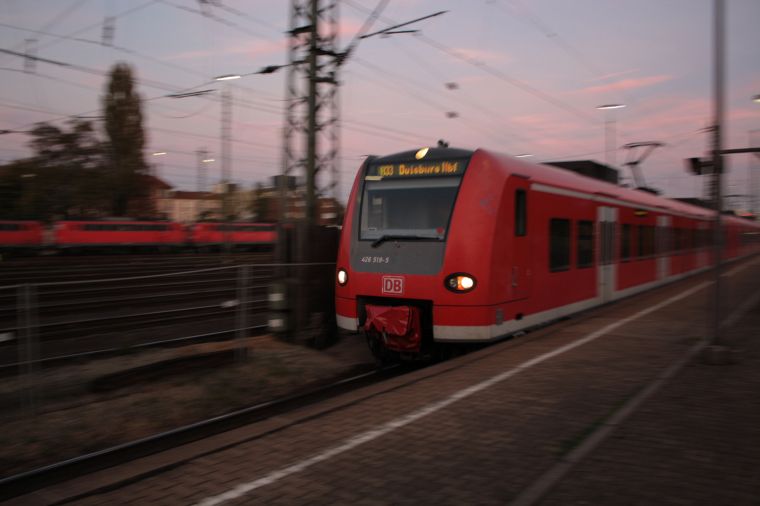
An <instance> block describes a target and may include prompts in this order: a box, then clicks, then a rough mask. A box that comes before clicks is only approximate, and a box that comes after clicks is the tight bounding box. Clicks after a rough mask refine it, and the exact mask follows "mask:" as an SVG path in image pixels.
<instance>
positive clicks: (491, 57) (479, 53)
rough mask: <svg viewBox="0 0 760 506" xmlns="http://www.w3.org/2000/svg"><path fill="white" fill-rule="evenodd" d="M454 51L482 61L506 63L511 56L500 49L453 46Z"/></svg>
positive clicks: (465, 56)
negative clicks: (487, 49) (489, 49)
mask: <svg viewBox="0 0 760 506" xmlns="http://www.w3.org/2000/svg"><path fill="white" fill-rule="evenodd" d="M452 51H453V52H455V53H457V54H458V55H460V56H462V57H464V58H469V59H471V60H478V61H482V62H491V63H493V62H500V63H504V62H506V61H509V57H508V56H507V55H506V54H505V53H504V52H499V51H486V50H484V49H469V48H466V47H456V48H452Z"/></svg>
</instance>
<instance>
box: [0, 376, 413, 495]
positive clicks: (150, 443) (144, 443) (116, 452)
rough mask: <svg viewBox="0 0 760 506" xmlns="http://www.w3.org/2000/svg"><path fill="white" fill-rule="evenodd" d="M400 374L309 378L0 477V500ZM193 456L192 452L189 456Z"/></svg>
mask: <svg viewBox="0 0 760 506" xmlns="http://www.w3.org/2000/svg"><path fill="white" fill-rule="evenodd" d="M402 372H403V371H402V370H401V368H399V367H388V368H385V369H376V368H375V367H374V364H372V365H360V366H356V367H354V369H353V370H351V371H349V372H348V373H344V374H342V375H338V376H336V378H335V379H334V380H333V381H332V382H330V383H329V384H327V385H325V384H324V382H315V383H312V384H310V385H307V386H305V387H304V390H302V391H301V392H298V393H295V394H291V395H289V396H286V397H283V398H280V399H275V400H272V401H266V402H262V403H258V404H255V405H253V406H249V407H246V408H242V409H239V410H236V411H233V412H230V413H227V414H224V415H220V416H216V417H213V418H209V419H206V420H202V421H199V422H196V423H192V424H189V425H185V426H183V427H179V428H176V429H172V430H169V431H166V432H162V433H159V434H155V435H152V436H148V437H145V438H142V439H138V440H136V441H132V442H128V443H123V444H120V445H117V446H114V447H111V448H106V449H103V450H99V451H95V452H92V453H88V454H86V455H81V456H78V457H74V458H72V459H68V460H64V461H61V462H57V463H54V464H50V465H48V466H45V467H41V468H38V469H34V470H31V471H26V472H23V473H19V474H16V475H12V476H8V477H6V478H3V479H0V500H7V499H11V498H13V497H17V496H19V495H22V494H25V493H29V492H32V491H34V490H39V489H41V488H43V487H45V486H50V485H53V484H56V483H60V482H62V481H65V480H67V479H71V478H74V477H77V476H81V475H84V474H86V473H90V472H94V471H98V470H101V469H106V468H108V467H112V466H115V465H118V464H122V463H125V462H128V461H131V460H135V459H137V458H141V457H145V456H148V455H152V454H155V453H158V452H161V451H164V450H168V449H171V448H176V447H178V446H180V445H183V444H187V443H191V442H193V441H198V440H200V439H203V438H207V437H210V436H213V435H215V434H219V433H222V432H226V431H229V430H232V429H235V428H237V427H240V426H243V425H246V424H250V423H254V422H257V421H261V420H265V419H268V418H271V417H274V416H278V415H281V414H283V413H286V412H288V411H291V410H294V409H297V408H300V407H303V406H307V405H311V404H316V403H317V402H320V401H324V400H326V399H329V398H332V397H336V396H337V395H340V394H342V393H345V392H348V391H351V390H356V389H358V388H361V387H363V386H366V385H371V384H373V383H377V382H380V381H383V380H385V379H387V378H389V377H393V376H394V375H399V374H401V373H402ZM373 395H375V394H368V395H367V396H368V397H369V396H373ZM356 402H358V401H356V400H353V401H349V402H347V403H346V404H345V405H341V406H338V407H335V408H331V409H329V410H326V412H325V413H323V414H322V415H314V416H323V415H324V414H326V413H327V412H332V411H334V410H339V409H344V408H345V406H348V405H352V404H354V403H356ZM299 423H303V420H293V421H291V422H289V423H286V424H285V425H295V424H299ZM275 430H277V429H275ZM234 444H236V443H228V444H227V445H225V448H226V447H230V446H233V445H234ZM220 449H223V448H217V449H216V450H211V451H212V452H213V451H218V450H220ZM196 457H197V456H195V457H189V458H196ZM174 465H176V464H171V465H170V467H174ZM86 495H90V493H86V494H85V495H83V496H77V497H72V498H68V499H66V500H65V501H66V502H71V501H77V500H79V499H83V498H84V497H85V496H86Z"/></svg>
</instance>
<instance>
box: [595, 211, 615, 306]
mask: <svg viewBox="0 0 760 506" xmlns="http://www.w3.org/2000/svg"><path fill="white" fill-rule="evenodd" d="M617 216H618V210H617V209H615V208H614V207H605V206H601V207H599V208H598V209H597V221H598V230H599V233H598V234H597V235H598V237H599V255H598V256H597V258H599V263H598V264H597V265H598V266H597V276H596V278H597V296H598V297H601V299H602V302H607V301H609V300H612V295H613V293H614V292H615V284H616V283H617V270H616V269H617V264H616V262H615V228H616V224H617Z"/></svg>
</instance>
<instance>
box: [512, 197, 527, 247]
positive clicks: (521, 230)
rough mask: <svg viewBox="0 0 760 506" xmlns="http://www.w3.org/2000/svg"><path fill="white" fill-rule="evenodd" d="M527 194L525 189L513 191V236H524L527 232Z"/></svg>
mask: <svg viewBox="0 0 760 506" xmlns="http://www.w3.org/2000/svg"><path fill="white" fill-rule="evenodd" d="M526 204H527V195H526V194H525V190H516V191H515V236H517V237H524V236H525V235H526V234H527V226H526V224H527V217H528V216H527V205H526Z"/></svg>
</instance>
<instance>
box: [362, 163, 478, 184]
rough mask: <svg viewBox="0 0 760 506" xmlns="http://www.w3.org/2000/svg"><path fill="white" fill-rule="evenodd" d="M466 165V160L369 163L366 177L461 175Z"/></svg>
mask: <svg viewBox="0 0 760 506" xmlns="http://www.w3.org/2000/svg"><path fill="white" fill-rule="evenodd" d="M466 167H467V160H435V161H432V160H431V161H425V162H416V161H412V162H399V163H379V164H375V165H370V167H369V168H368V169H367V176H366V178H367V179H369V180H373V179H375V180H377V179H384V178H387V177H388V178H390V177H392V178H407V177H430V176H461V175H462V174H464V170H465V168H466Z"/></svg>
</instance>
